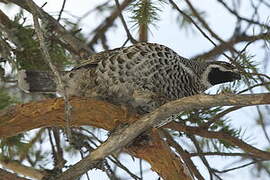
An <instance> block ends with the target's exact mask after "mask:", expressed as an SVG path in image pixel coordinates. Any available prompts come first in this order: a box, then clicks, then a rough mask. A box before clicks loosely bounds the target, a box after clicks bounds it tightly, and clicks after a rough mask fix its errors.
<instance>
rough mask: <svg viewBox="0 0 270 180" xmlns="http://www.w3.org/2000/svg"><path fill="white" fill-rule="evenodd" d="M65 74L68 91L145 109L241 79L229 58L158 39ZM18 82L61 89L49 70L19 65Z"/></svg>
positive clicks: (31, 88)
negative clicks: (182, 52)
mask: <svg viewBox="0 0 270 180" xmlns="http://www.w3.org/2000/svg"><path fill="white" fill-rule="evenodd" d="M62 76H63V78H62V79H63V81H64V83H65V85H66V90H67V94H68V95H69V96H83V97H98V98H101V99H103V100H107V101H109V102H112V103H116V104H126V105H131V106H132V107H133V108H134V109H136V110H137V112H139V113H141V114H143V113H147V112H151V111H153V110H154V109H156V108H157V107H159V106H160V105H162V104H164V103H166V102H168V101H172V100H176V99H179V98H182V97H186V96H192V95H195V94H198V93H202V92H204V91H205V90H206V89H208V88H210V87H211V86H214V85H216V84H220V83H226V82H231V81H235V80H238V79H240V74H239V72H238V71H237V69H236V68H235V67H234V66H233V65H231V64H229V63H226V62H221V61H211V62H207V61H199V60H188V59H186V58H183V57H181V56H179V55H178V54H177V53H176V52H174V51H173V50H171V49H170V48H168V47H166V46H163V45H159V44H154V43H138V44H135V45H132V46H130V47H124V48H117V49H113V50H109V51H104V52H101V53H97V54H95V55H93V56H91V57H90V58H89V59H88V60H87V61H85V62H83V63H82V64H81V65H80V66H78V67H75V68H73V69H72V70H71V71H68V72H63V73H62ZM19 86H20V87H21V89H23V90H24V91H26V92H56V91H57V92H59V93H61V92H62V91H63V90H62V89H60V88H59V86H57V83H55V78H54V76H53V74H52V73H49V72H39V71H29V70H27V71H20V73H19Z"/></svg>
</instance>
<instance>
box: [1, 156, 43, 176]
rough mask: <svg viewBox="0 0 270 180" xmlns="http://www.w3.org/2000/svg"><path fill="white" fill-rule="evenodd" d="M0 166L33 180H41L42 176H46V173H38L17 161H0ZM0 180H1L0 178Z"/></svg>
mask: <svg viewBox="0 0 270 180" xmlns="http://www.w3.org/2000/svg"><path fill="white" fill-rule="evenodd" d="M0 164H1V165H2V166H3V167H5V168H7V169H10V170H12V171H14V172H16V173H19V174H22V175H24V176H28V177H32V178H35V179H42V178H43V177H44V175H46V173H45V172H44V171H39V170H36V169H34V168H31V167H27V166H24V165H22V164H20V163H19V162H17V161H9V160H6V161H2V160H0ZM0 174H1V173H0ZM0 179H2V178H0ZM4 179H5V178H4Z"/></svg>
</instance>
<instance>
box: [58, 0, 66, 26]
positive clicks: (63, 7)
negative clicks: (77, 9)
mask: <svg viewBox="0 0 270 180" xmlns="http://www.w3.org/2000/svg"><path fill="white" fill-rule="evenodd" d="M65 5H66V0H63V4H62V7H61V10H60V12H59V16H58V18H57V21H58V22H59V21H60V19H61V16H62V13H63V11H64V9H65Z"/></svg>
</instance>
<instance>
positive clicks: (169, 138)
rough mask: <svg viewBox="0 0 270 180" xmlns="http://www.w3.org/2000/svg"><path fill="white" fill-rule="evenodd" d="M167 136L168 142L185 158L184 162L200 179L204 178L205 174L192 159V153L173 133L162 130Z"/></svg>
mask: <svg viewBox="0 0 270 180" xmlns="http://www.w3.org/2000/svg"><path fill="white" fill-rule="evenodd" d="M162 132H163V133H164V135H165V137H166V138H167V142H168V143H169V145H170V146H172V147H174V148H175V149H176V151H177V152H178V153H179V154H180V156H181V158H182V159H183V160H184V162H185V163H186V164H187V166H188V168H189V170H190V171H191V172H192V174H194V175H195V176H196V178H197V179H198V180H204V178H203V176H202V175H201V173H200V172H199V170H198V169H197V167H196V166H195V165H194V164H193V162H192V160H191V159H190V155H189V153H188V152H187V151H185V150H184V149H183V148H182V147H181V146H180V145H179V144H178V143H177V142H176V141H175V140H174V139H173V138H172V137H171V135H170V134H169V133H168V132H167V131H165V130H163V131H162Z"/></svg>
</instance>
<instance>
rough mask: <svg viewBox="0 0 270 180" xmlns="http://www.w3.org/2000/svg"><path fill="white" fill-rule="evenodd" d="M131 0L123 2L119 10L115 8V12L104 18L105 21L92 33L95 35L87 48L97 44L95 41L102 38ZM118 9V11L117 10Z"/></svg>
mask: <svg viewBox="0 0 270 180" xmlns="http://www.w3.org/2000/svg"><path fill="white" fill-rule="evenodd" d="M131 1H132V0H124V1H123V2H122V4H121V5H120V6H119V8H117V7H116V8H115V10H114V11H113V12H112V13H111V14H110V16H108V17H107V18H105V20H104V21H103V22H102V23H101V24H100V25H99V26H98V27H97V28H96V29H95V30H94V31H93V32H95V33H96V34H95V35H94V37H93V38H92V39H91V40H90V41H89V43H88V46H89V47H93V45H94V44H96V43H97V41H98V40H99V39H100V38H101V37H103V36H104V34H105V33H106V32H107V30H108V29H109V28H110V27H111V26H112V25H113V23H114V21H115V19H116V18H117V17H118V16H119V14H120V12H121V11H122V10H123V9H125V8H126V7H127V6H128V5H129V4H130V2H131ZM119 9H120V10H119Z"/></svg>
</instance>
